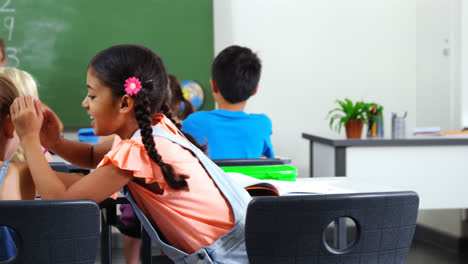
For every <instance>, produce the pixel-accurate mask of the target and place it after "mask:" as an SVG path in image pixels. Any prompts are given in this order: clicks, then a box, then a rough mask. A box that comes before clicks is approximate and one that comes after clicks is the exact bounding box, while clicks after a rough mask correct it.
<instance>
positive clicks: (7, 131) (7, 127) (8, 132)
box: [2, 114, 15, 138]
mask: <svg viewBox="0 0 468 264" xmlns="http://www.w3.org/2000/svg"><path fill="white" fill-rule="evenodd" d="M2 130H3V135H4V136H5V137H6V138H12V137H13V136H14V133H15V126H14V125H13V121H12V120H11V115H10V114H8V115H6V116H5V119H4V120H3V124H2Z"/></svg>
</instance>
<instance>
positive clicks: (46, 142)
mask: <svg viewBox="0 0 468 264" xmlns="http://www.w3.org/2000/svg"><path fill="white" fill-rule="evenodd" d="M43 115H44V120H43V122H42V127H41V132H40V139H41V145H42V146H43V147H45V148H47V149H51V150H53V149H54V146H55V144H56V143H57V142H59V140H60V138H61V133H62V131H63V124H62V121H60V119H59V117H58V116H57V115H56V114H55V113H54V112H53V111H52V110H51V109H50V108H49V107H48V106H45V107H44V108H43Z"/></svg>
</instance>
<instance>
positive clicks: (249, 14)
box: [214, 0, 416, 177]
mask: <svg viewBox="0 0 468 264" xmlns="http://www.w3.org/2000/svg"><path fill="white" fill-rule="evenodd" d="M226 2H228V3H229V4H227V3H226ZM415 7H416V4H415V0H411V1H408V0H379V1H375V0H360V1H345V0H342V1H334V2H331V1H328V0H320V1H308V0H292V1H286V0H276V1H266V0H236V1H214V10H215V16H214V17H215V23H214V24H215V25H219V27H221V26H225V27H226V29H221V28H219V27H218V28H216V27H215V52H219V51H220V50H221V49H223V48H224V47H225V46H226V45H228V43H229V44H233V43H235V44H240V45H246V46H249V47H251V48H252V49H253V50H254V51H256V52H257V53H258V55H259V56H260V58H261V59H262V61H263V72H262V77H261V81H260V90H259V92H258V93H257V95H255V96H254V97H252V98H251V100H250V101H249V102H248V104H247V111H249V112H260V113H266V114H267V115H268V116H270V118H271V119H272V121H273V131H274V132H273V133H274V134H273V137H272V141H273V145H274V148H275V152H276V154H277V155H279V156H285V157H289V158H291V159H292V160H293V165H294V166H296V167H297V168H298V170H299V174H300V176H302V177H304V176H306V175H308V169H309V168H308V167H309V164H308V142H307V141H306V140H304V139H302V138H301V133H302V132H310V133H318V134H322V135H331V136H335V137H344V131H342V133H341V134H337V133H335V132H333V131H331V130H330V129H329V127H328V120H326V116H327V113H328V111H329V110H331V109H332V108H334V107H335V106H336V105H335V103H334V101H335V100H336V99H343V98H345V97H349V98H351V99H353V100H360V99H363V100H367V101H375V102H379V103H381V104H382V105H384V107H385V111H384V115H385V116H384V117H385V124H390V112H391V111H396V112H398V113H403V112H404V111H408V112H409V115H408V120H407V128H408V129H409V128H412V127H414V125H415V123H416V120H415V118H416V117H415V113H416V68H415V67H416V55H415V54H416V22H415V14H416V10H415ZM224 18H230V19H231V22H230V23H226V22H222V21H223V19H224ZM220 32H222V34H219V33H220ZM226 32H231V34H230V35H229V36H228V37H227V36H226ZM385 133H386V135H389V134H390V126H388V125H386V126H385Z"/></svg>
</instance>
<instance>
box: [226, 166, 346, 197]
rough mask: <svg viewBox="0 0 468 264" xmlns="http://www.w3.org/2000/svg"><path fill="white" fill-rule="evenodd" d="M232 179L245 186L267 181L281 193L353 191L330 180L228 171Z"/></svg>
mask: <svg viewBox="0 0 468 264" xmlns="http://www.w3.org/2000/svg"><path fill="white" fill-rule="evenodd" d="M227 174H228V175H229V176H230V177H231V179H232V180H233V181H234V182H236V183H237V184H239V185H240V186H242V187H243V188H245V187H248V186H250V185H254V184H257V183H259V182H267V183H270V184H272V185H274V186H275V187H276V188H277V189H278V191H279V193H280V195H301V194H311V193H316V194H331V193H349V192H351V191H349V190H346V189H344V188H340V187H337V186H334V185H333V184H330V183H332V182H333V181H330V183H328V182H318V181H307V180H305V181H294V182H291V181H277V180H260V179H257V178H254V177H250V176H248V175H245V174H242V173H237V172H228V173H227Z"/></svg>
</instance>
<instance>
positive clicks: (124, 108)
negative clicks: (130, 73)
mask: <svg viewBox="0 0 468 264" xmlns="http://www.w3.org/2000/svg"><path fill="white" fill-rule="evenodd" d="M134 106H135V99H133V97H131V96H130V95H128V94H126V95H124V96H123V97H122V98H121V99H120V112H121V113H125V114H126V113H128V112H130V111H132V110H133V107H134Z"/></svg>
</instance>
